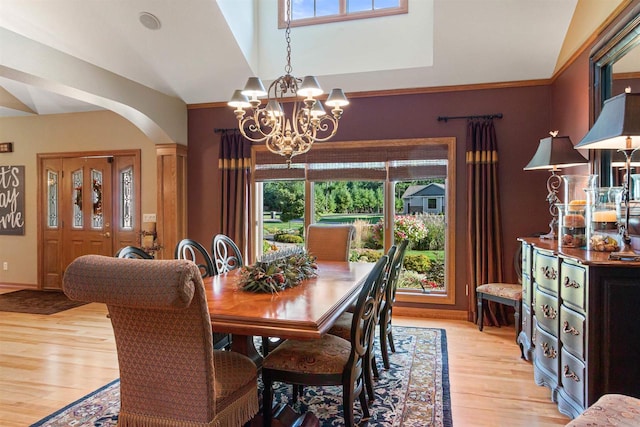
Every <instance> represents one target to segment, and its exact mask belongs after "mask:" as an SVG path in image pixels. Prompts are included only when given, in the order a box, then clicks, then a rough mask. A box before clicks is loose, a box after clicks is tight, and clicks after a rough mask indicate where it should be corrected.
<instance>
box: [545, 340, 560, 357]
mask: <svg viewBox="0 0 640 427" xmlns="http://www.w3.org/2000/svg"><path fill="white" fill-rule="evenodd" d="M542 354H544V357H546V358H547V359H555V358H556V356H557V355H558V352H557V351H556V349H555V348H553V347H551V346H550V345H549V343H546V342H543V343H542Z"/></svg>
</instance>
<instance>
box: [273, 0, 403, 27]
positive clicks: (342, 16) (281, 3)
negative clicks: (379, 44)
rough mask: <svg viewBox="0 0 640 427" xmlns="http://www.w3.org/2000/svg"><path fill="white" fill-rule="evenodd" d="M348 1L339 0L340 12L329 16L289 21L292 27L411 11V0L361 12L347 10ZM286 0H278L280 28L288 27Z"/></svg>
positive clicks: (400, 0) (401, 0)
mask: <svg viewBox="0 0 640 427" xmlns="http://www.w3.org/2000/svg"><path fill="white" fill-rule="evenodd" d="M347 1H348V0H339V2H340V4H339V10H340V12H339V14H338V15H328V16H314V17H312V18H303V19H292V20H291V22H290V23H289V26H291V27H303V26H307V25H320V24H328V23H331V22H342V21H353V20H356V19H369V18H379V17H381V16H392V15H401V14H405V13H409V0H399V5H398V7H393V8H385V9H378V10H366V11H361V12H351V13H348V12H347ZM285 2H286V0H278V28H279V29H282V28H286V27H287V22H286V20H285V11H286V3H285Z"/></svg>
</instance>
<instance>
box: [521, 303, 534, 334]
mask: <svg viewBox="0 0 640 427" xmlns="http://www.w3.org/2000/svg"><path fill="white" fill-rule="evenodd" d="M521 318H522V322H521V324H522V332H523V333H524V334H525V335H526V336H527V341H528V344H531V334H532V331H533V325H532V324H531V309H530V308H529V307H527V306H525V305H523V306H522V315H521Z"/></svg>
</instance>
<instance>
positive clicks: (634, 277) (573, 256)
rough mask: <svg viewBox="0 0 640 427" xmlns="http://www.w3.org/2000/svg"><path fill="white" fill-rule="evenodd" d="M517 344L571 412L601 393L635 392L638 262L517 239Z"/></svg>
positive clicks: (638, 375)
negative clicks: (519, 272) (519, 260)
mask: <svg viewBox="0 0 640 427" xmlns="http://www.w3.org/2000/svg"><path fill="white" fill-rule="evenodd" d="M519 240H520V241H521V243H522V249H523V252H522V253H523V257H522V295H523V296H522V320H521V321H522V332H521V333H520V335H519V337H518V343H519V344H520V346H521V348H522V352H523V355H524V357H525V358H526V359H527V360H530V361H531V362H532V363H533V369H534V380H535V381H536V383H537V384H539V385H542V386H545V387H548V388H549V390H550V394H551V399H552V400H553V401H554V402H557V403H558V409H559V410H560V412H562V413H563V414H566V415H568V416H570V417H572V418H574V417H576V416H578V415H579V414H581V413H582V412H583V411H584V410H585V409H586V408H587V407H588V406H589V405H591V404H593V403H594V402H595V401H596V400H597V399H598V398H599V397H600V396H602V395H603V394H606V393H622V394H626V395H630V396H634V397H640V363H638V358H639V357H640V262H627V261H610V260H609V259H608V253H605V252H594V251H585V250H580V249H573V248H560V247H558V242H557V241H552V240H542V239H538V238H521V239H519Z"/></svg>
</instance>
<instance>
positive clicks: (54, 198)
mask: <svg viewBox="0 0 640 427" xmlns="http://www.w3.org/2000/svg"><path fill="white" fill-rule="evenodd" d="M47 226H48V227H49V228H58V172H54V171H47Z"/></svg>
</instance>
